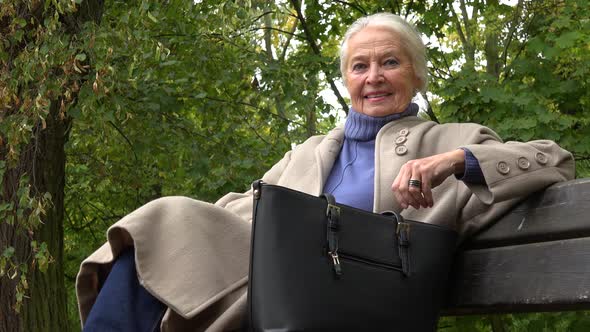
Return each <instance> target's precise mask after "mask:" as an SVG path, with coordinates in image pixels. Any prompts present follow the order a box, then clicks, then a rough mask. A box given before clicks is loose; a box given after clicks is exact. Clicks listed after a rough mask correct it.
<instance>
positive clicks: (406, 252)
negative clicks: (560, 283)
mask: <svg viewBox="0 0 590 332" xmlns="http://www.w3.org/2000/svg"><path fill="white" fill-rule="evenodd" d="M253 189H254V210H253V211H254V212H253V213H254V215H253V224H252V244H251V253H250V255H251V256H250V275H249V277H250V279H249V285H248V315H249V323H248V325H249V329H250V330H251V331H387V330H388V331H435V330H436V324H437V320H438V315H439V310H440V308H441V305H442V304H443V300H444V297H445V294H446V281H447V276H448V274H449V269H450V266H451V262H452V259H453V254H454V250H455V245H456V240H457V233H456V232H455V231H453V230H451V229H449V228H446V227H441V226H437V225H432V224H426V223H421V222H417V221H411V220H404V219H403V218H402V217H401V216H400V215H399V214H397V213H394V212H391V213H387V214H383V215H382V214H375V213H370V212H366V211H363V210H359V209H356V208H352V207H349V206H344V205H339V204H335V202H334V199H333V197H332V196H331V195H322V196H321V197H316V196H311V195H308V194H305V193H302V192H298V191H295V190H291V189H288V188H285V187H280V186H275V185H267V184H264V183H262V182H261V181H256V182H254V184H253Z"/></svg>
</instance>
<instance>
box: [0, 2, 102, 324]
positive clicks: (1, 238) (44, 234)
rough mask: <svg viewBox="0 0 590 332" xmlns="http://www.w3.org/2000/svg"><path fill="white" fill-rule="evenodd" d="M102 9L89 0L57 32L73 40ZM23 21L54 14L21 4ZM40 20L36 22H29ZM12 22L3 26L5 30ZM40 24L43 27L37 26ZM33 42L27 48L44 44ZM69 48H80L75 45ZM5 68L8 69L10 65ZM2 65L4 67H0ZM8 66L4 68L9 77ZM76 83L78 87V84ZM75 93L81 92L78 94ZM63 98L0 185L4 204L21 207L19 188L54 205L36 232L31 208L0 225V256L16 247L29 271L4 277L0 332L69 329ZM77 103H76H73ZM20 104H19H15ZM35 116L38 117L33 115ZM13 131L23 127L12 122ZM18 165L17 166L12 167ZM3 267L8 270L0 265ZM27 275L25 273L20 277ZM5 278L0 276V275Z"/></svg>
mask: <svg viewBox="0 0 590 332" xmlns="http://www.w3.org/2000/svg"><path fill="white" fill-rule="evenodd" d="M103 6H104V1H103V0H87V1H84V2H82V4H81V5H80V6H79V7H78V10H77V11H75V12H74V13H72V14H70V15H66V16H62V17H60V20H61V22H63V23H64V29H62V30H59V31H56V33H65V34H70V35H75V34H77V33H79V31H80V30H79V29H80V27H81V26H82V24H83V23H84V22H85V21H88V20H93V21H95V22H98V21H99V19H100V17H101V15H102V9H103ZM16 12H17V13H18V15H21V17H22V18H24V19H25V22H41V23H40V24H42V22H43V18H44V17H45V15H53V14H54V10H53V8H52V7H51V6H49V7H43V5H42V4H41V5H39V3H37V4H29V5H25V4H24V3H23V4H22V6H21V7H18V10H17V11H16ZM31 17H35V18H37V19H36V20H33V19H30V18H31ZM7 22H9V21H2V22H0V23H1V24H0V25H3V24H5V23H7ZM35 24H39V23H35ZM26 28H27V29H37V28H38V27H37V26H36V25H34V24H33V23H31V25H26ZM42 42H43V41H38V40H35V39H32V40H28V41H27V43H42ZM17 46H19V48H20V49H16V48H13V49H11V54H10V56H11V59H10V60H9V61H8V62H6V63H12V61H13V60H14V59H15V58H16V57H17V56H18V55H19V53H20V52H21V51H23V49H24V47H25V46H27V45H26V44H24V43H23V44H22V45H17ZM71 47H74V48H75V47H76V46H75V45H71ZM6 63H5V64H6ZM0 64H2V62H0ZM10 68H11V67H10V65H5V67H4V68H3V69H5V70H8V71H9V72H10ZM47 71H48V72H50V73H51V74H50V75H66V74H64V73H63V72H62V71H61V70H59V68H48V69H47ZM66 79H67V82H69V83H75V84H82V82H81V81H80V80H79V79H77V78H71V79H70V78H68V77H66ZM74 80H75V81H76V82H74ZM35 84H36V83H35V82H31V83H26V84H25V86H22V87H19V89H18V90H17V92H16V94H17V96H16V98H15V99H16V100H24V98H23V97H22V96H20V93H21V92H22V91H24V90H27V89H28V90H35V89H39V87H38V86H37V85H35ZM75 93H77V90H76V91H75ZM63 99H64V97H63V96H60V95H57V96H54V97H53V98H52V99H51V101H50V104H49V112H48V114H47V115H46V116H45V117H44V121H42V120H40V119H38V118H35V120H34V122H35V124H34V127H33V129H32V131H31V132H30V133H29V135H30V134H32V137H31V138H30V141H29V142H28V143H27V144H22V145H20V151H19V155H18V162H17V165H16V167H10V168H9V167H8V165H7V169H6V171H5V173H4V177H3V181H2V182H0V188H1V189H2V191H1V192H0V203H5V202H13V204H15V206H17V205H19V204H20V203H19V201H18V197H19V196H24V197H26V195H22V193H20V194H19V193H18V190H19V188H20V189H23V187H24V188H25V189H26V188H28V189H29V190H30V197H42V196H43V195H44V194H45V193H49V194H50V195H51V204H50V205H48V206H47V207H46V208H45V214H41V215H40V216H41V222H42V223H41V224H40V225H38V226H36V227H33V226H31V225H26V224H19V222H21V223H22V221H23V220H25V219H26V218H27V216H28V215H29V214H30V213H32V211H31V209H27V210H25V211H23V212H22V215H19V216H18V217H17V218H15V220H14V221H13V222H12V223H9V222H6V221H5V220H0V255H1V254H2V251H3V250H4V249H6V248H10V247H12V248H14V256H13V258H14V259H13V261H14V262H17V263H19V264H21V266H22V267H24V268H25V269H26V270H25V271H18V270H17V271H16V272H15V271H14V270H12V271H10V273H8V274H6V275H4V276H2V277H0V332H20V331H50V332H52V331H55V332H58V331H59V332H63V331H68V330H69V324H68V317H67V301H66V289H65V284H64V273H63V247H64V243H63V240H64V234H63V218H64V187H65V161H66V156H65V150H64V145H65V143H66V141H67V134H68V128H69V125H70V124H71V123H70V119H69V117H68V116H67V114H66V113H64V112H65V108H64V106H63V104H62V101H63ZM69 100H70V102H67V103H68V104H69V106H71V105H73V103H74V102H75V100H76V96H75V95H74V96H71V98H70V99H69ZM72 100H73V101H72ZM16 103H18V102H16ZM16 103H15V104H12V105H2V108H1V109H0V111H2V112H4V114H0V121H2V120H3V121H11V118H10V115H11V114H21V113H19V112H22V113H24V114H26V113H25V112H27V111H28V110H26V109H25V110H24V111H23V110H22V109H21V110H19V105H17V104H16ZM33 116H34V115H33ZM13 125H14V126H17V125H19V124H18V123H14V124H13ZM2 134H5V133H0V161H5V160H7V156H8V153H9V148H8V144H10V142H8V144H3V142H2V136H3V135H2ZM13 166H14V165H13ZM23 176H27V178H28V180H29V182H28V185H27V184H26V183H22V177H23ZM33 241H35V242H36V243H37V244H41V243H45V245H46V246H47V251H48V252H49V254H50V255H51V257H52V261H51V262H50V264H49V265H47V269H46V271H41V269H40V268H39V266H38V264H39V261H38V260H37V264H35V263H34V262H35V254H36V252H35V249H34V248H33V246H32V243H33ZM0 268H5V267H4V266H0ZM22 272H24V273H22ZM21 275H26V283H23V282H22V281H21V279H20V278H21ZM0 276H1V274H0ZM17 287H22V288H21V290H20V292H19V293H20V294H21V295H22V293H24V294H25V298H24V299H23V301H22V307H21V308H20V313H19V312H18V311H17V310H15V303H17V302H18V301H17V296H19V294H17Z"/></svg>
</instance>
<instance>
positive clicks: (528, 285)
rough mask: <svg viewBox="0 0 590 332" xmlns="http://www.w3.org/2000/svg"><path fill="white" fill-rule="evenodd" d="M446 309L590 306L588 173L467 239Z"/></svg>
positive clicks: (538, 196) (460, 311)
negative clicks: (586, 175) (584, 177)
mask: <svg viewBox="0 0 590 332" xmlns="http://www.w3.org/2000/svg"><path fill="white" fill-rule="evenodd" d="M450 278H451V279H450V285H451V286H450V293H449V297H448V302H447V305H446V308H445V309H444V310H443V315H464V314H489V313H507V312H530V311H565V310H579V309H590V179H577V180H573V181H568V182H563V183H558V184H556V185H553V186H551V187H549V188H547V189H546V190H545V191H543V192H539V193H537V194H535V195H533V196H531V197H529V198H528V199H527V200H526V201H524V202H522V203H521V204H520V205H518V206H517V207H516V208H514V209H513V210H512V211H511V212H510V213H509V214H507V215H506V216H504V217H503V218H502V219H500V220H499V221H498V222H497V223H495V224H493V225H492V226H491V227H490V228H488V229H486V230H484V231H483V232H481V233H480V234H478V235H477V236H475V237H474V238H473V239H471V240H470V241H469V242H467V243H465V244H464V245H463V246H462V247H461V248H460V251H459V252H458V254H457V257H456V260H455V264H454V267H453V272H452V273H451V277H450Z"/></svg>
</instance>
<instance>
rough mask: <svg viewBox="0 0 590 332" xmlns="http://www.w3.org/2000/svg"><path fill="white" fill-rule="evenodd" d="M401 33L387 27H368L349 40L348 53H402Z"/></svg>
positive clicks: (354, 54) (350, 54) (352, 54)
mask: <svg viewBox="0 0 590 332" xmlns="http://www.w3.org/2000/svg"><path fill="white" fill-rule="evenodd" d="M401 49H402V47H401V41H400V38H399V35H398V34H397V33H396V32H394V31H391V30H389V29H387V28H382V27H367V28H364V29H363V30H361V31H359V32H357V33H356V34H354V35H353V36H352V37H351V38H350V39H349V41H348V55H349V56H356V55H371V54H383V53H400V51H401Z"/></svg>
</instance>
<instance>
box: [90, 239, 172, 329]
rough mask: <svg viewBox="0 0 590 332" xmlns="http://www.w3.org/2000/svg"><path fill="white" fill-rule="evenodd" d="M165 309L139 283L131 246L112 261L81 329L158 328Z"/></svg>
mask: <svg viewBox="0 0 590 332" xmlns="http://www.w3.org/2000/svg"><path fill="white" fill-rule="evenodd" d="M165 309H166V306H165V305H164V304H163V303H161V302H160V301H158V299H156V298H155V297H153V296H152V295H151V294H150V293H148V292H147V291H146V290H145V288H143V287H142V286H141V285H140V284H139V280H138V279H137V271H136V269H135V258H134V255H133V248H131V249H129V250H126V251H125V252H123V253H122V254H121V255H120V256H119V257H118V258H117V260H116V261H115V263H114V265H113V269H112V270H111V273H110V274H109V275H108V277H107V279H106V280H105V282H104V285H103V286H102V289H101V290H100V293H99V294H98V297H97V299H96V302H95V303H94V306H93V307H92V310H90V314H89V315H88V319H87V320H86V324H85V325H84V328H83V330H82V331H83V332H105V331H112V332H115V331H121V332H123V331H125V332H153V331H158V332H159V331H160V320H161V319H162V316H163V315H164V311H165Z"/></svg>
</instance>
